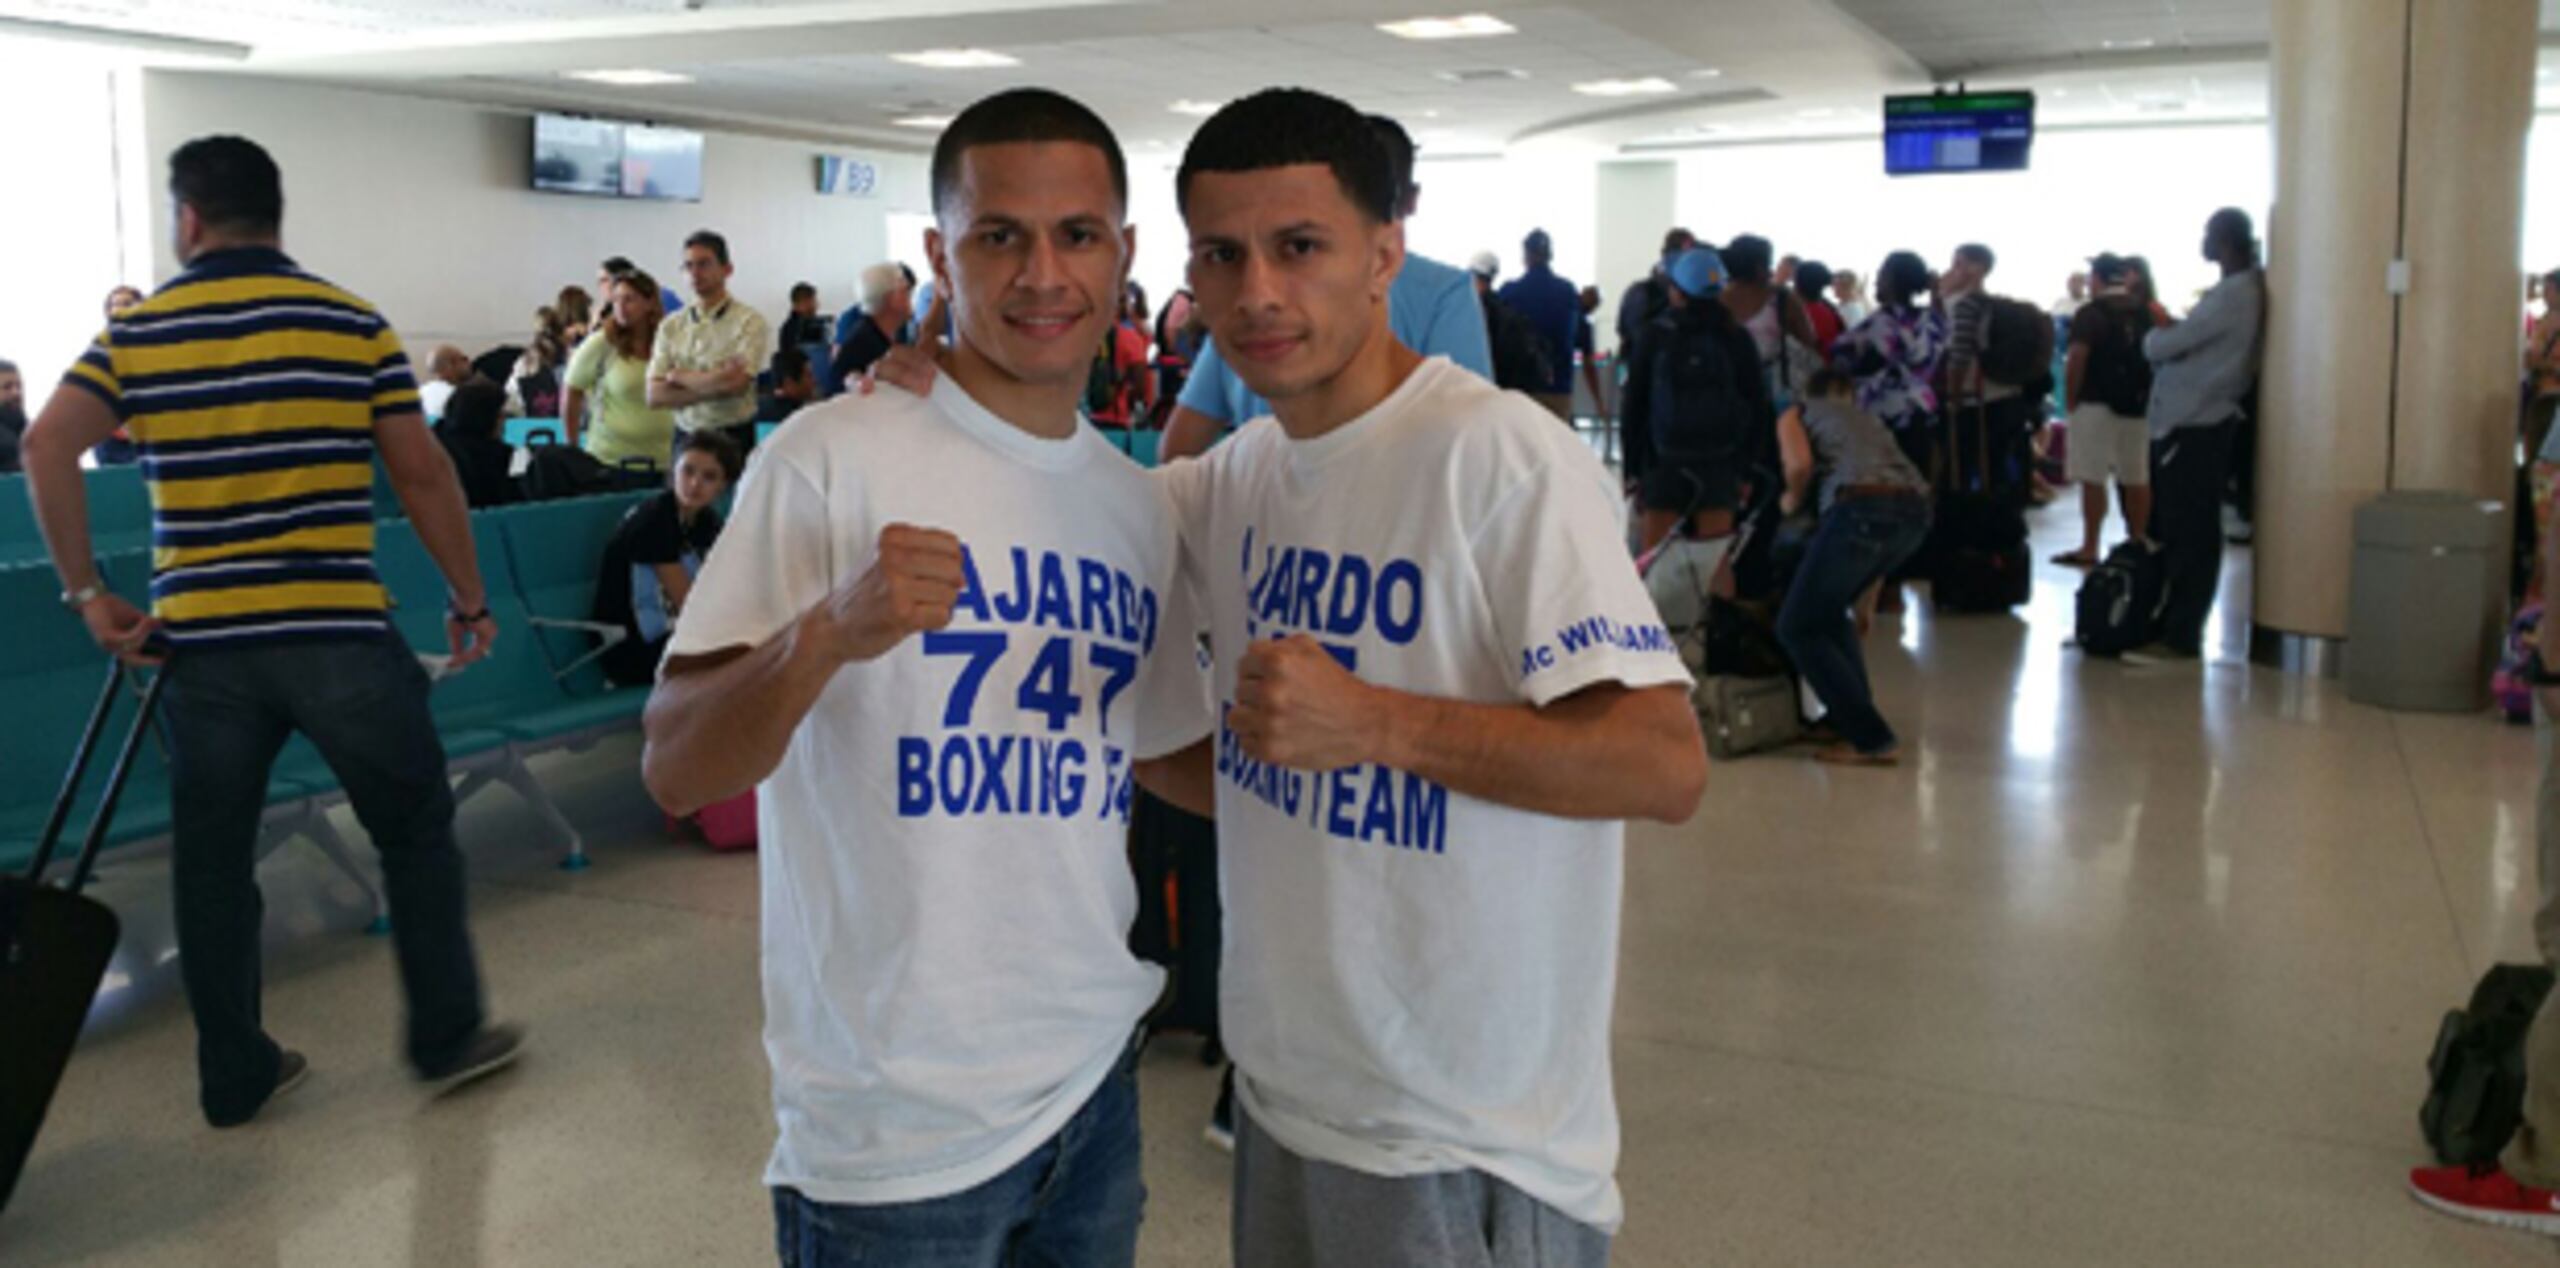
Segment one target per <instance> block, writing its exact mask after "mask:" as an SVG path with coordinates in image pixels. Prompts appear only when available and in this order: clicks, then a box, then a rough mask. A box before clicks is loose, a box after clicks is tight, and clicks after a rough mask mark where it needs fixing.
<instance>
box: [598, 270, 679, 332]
mask: <svg viewBox="0 0 2560 1268" xmlns="http://www.w3.org/2000/svg"><path fill="white" fill-rule="evenodd" d="M639 271H640V266H639V265H637V264H633V263H632V262H631V258H630V257H629V256H622V255H610V256H606V257H605V260H604V263H602V264H599V265H597V266H596V296H597V302H599V303H609V302H611V301H608V300H606V299H604V295H605V293H606V292H608V291H610V290H612V289H613V281H614V279H615V278H618V277H622V276H624V275H626V274H631V273H637V272H639ZM682 311H684V297H683V296H681V295H678V294H676V292H675V288H673V287H670V286H666V285H663V284H661V285H660V286H659V287H658V314H659V315H660V316H662V317H672V316H674V315H676V314H677V313H680V312H682Z"/></svg>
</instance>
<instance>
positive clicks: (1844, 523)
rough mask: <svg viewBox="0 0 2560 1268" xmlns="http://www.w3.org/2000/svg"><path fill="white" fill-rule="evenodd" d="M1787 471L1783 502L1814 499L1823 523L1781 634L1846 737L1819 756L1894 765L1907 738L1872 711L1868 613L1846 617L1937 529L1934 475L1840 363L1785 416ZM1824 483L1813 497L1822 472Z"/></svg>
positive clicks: (1794, 585) (1790, 595) (1790, 507)
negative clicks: (1862, 400) (1864, 617)
mask: <svg viewBox="0 0 2560 1268" xmlns="http://www.w3.org/2000/svg"><path fill="white" fill-rule="evenodd" d="M1778 452H1779V454H1780V458H1781V461H1782V463H1783V465H1784V467H1785V469H1786V479H1787V487H1786V492H1785V493H1784V494H1783V495H1782V496H1781V497H1780V498H1779V500H1778V508H1779V510H1780V511H1781V512H1782V513H1784V514H1787V515H1793V514H1795V513H1796V512H1797V511H1798V510H1799V509H1801V508H1802V507H1803V506H1804V505H1805V504H1806V501H1807V498H1808V496H1812V498H1813V505H1814V507H1815V509H1816V510H1818V511H1820V512H1821V516H1822V518H1821V522H1820V526H1819V527H1817V528H1815V529H1814V533H1813V540H1812V541H1811V542H1809V543H1807V544H1806V546H1805V553H1804V562H1803V563H1801V564H1799V565H1797V568H1796V575H1795V580H1794V581H1792V582H1791V583H1789V585H1788V587H1787V598H1786V602H1785V603H1784V604H1782V605H1781V606H1780V607H1779V609H1778V641H1779V642H1781V643H1783V644H1785V645H1786V648H1787V655H1788V657H1789V658H1790V659H1792V660H1794V661H1795V664H1796V668H1797V669H1798V670H1799V671H1801V672H1802V673H1803V674H1804V680H1805V684H1806V685H1807V686H1809V687H1811V688H1813V693H1814V694H1815V695H1816V696H1819V697H1821V699H1822V707H1823V708H1824V709H1825V710H1826V712H1825V714H1824V720H1825V722H1826V723H1827V724H1828V725H1829V727H1830V729H1831V730H1832V731H1834V732H1835V733H1837V734H1838V736H1839V737H1840V738H1839V740H1838V742H1836V743H1834V744H1831V745H1830V746H1828V747H1825V748H1822V749H1818V750H1816V751H1815V752H1814V758H1815V759H1816V760H1817V761H1823V762H1829V763H1831V764H1833V765H1838V766H1892V765H1895V764H1897V763H1898V762H1899V761H1900V760H1901V741H1900V740H1898V739H1896V738H1895V736H1894V734H1893V727H1892V726H1890V725H1889V724H1887V723H1886V722H1885V720H1884V715H1883V714H1882V713H1879V712H1877V711H1876V701H1875V687H1874V685H1873V684H1872V683H1870V682H1869V681H1868V679H1867V659H1866V653H1865V652H1864V651H1862V650H1861V649H1860V647H1859V636H1860V635H1861V634H1862V633H1863V630H1862V629H1861V625H1862V621H1861V620H1859V619H1858V618H1855V617H1853V616H1851V615H1850V611H1851V609H1852V608H1853V607H1855V606H1857V605H1858V604H1859V603H1860V601H1861V599H1862V597H1863V596H1864V595H1865V594H1866V593H1867V591H1868V590H1869V589H1871V588H1873V587H1875V586H1876V585H1878V584H1879V583H1881V582H1883V580H1884V579H1885V578H1886V577H1888V576H1891V575H1892V574H1893V570H1894V569H1896V568H1899V567H1901V566H1902V564H1903V562H1904V561H1905V560H1908V559H1909V558H1911V554H1912V552H1914V551H1916V550H1918V549H1920V543H1921V541H1922V539H1924V538H1926V537H1927V536H1928V535H1929V518H1930V512H1929V501H1930V496H1929V495H1930V487H1929V477H1927V476H1925V475H1922V474H1921V473H1920V468H1919V467H1917V466H1915V465H1913V464H1912V462H1911V460H1910V459H1909V458H1908V457H1906V456H1904V454H1903V452H1902V449H1901V447H1900V446H1899V445H1896V444H1895V443H1894V440H1893V433H1892V432H1890V431H1887V430H1886V429H1885V425H1884V423H1883V421H1882V420H1880V419H1878V418H1877V417H1876V416H1875V415H1873V414H1870V413H1868V412H1867V411H1865V410H1863V409H1860V408H1858V400H1857V389H1856V387H1855V385H1854V384H1852V383H1851V382H1850V381H1849V377H1848V376H1847V375H1844V374H1842V373H1840V372H1839V371H1837V370H1824V371H1821V372H1819V373H1816V374H1815V375H1814V376H1813V378H1812V380H1811V381H1810V382H1809V383H1807V384H1806V385H1805V400H1804V402H1803V403H1802V404H1800V405H1798V406H1796V407H1795V408H1793V409H1790V410H1788V411H1787V412H1786V414H1785V415H1784V416H1782V417H1780V418H1779V420H1778ZM1817 478H1819V479H1820V481H1821V486H1820V491H1819V493H1818V494H1813V493H1812V490H1813V489H1814V483H1815V480H1816V479H1817Z"/></svg>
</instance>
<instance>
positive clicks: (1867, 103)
mask: <svg viewBox="0 0 2560 1268" xmlns="http://www.w3.org/2000/svg"><path fill="white" fill-rule="evenodd" d="M2270 2H2271V0H1454V3H1452V2H1451V0H1288V3H1286V4H1285V5H1277V4H1274V3H1272V0H700V7H699V8H698V9H696V8H693V7H691V6H689V5H688V3H687V0H0V37H4V36H7V35H10V34H22V35H23V34H30V33H41V32H43V31H45V30H50V29H58V27H59V26H61V25H69V26H74V27H80V28H89V29H106V30H112V31H124V32H136V33H147V34H149V35H151V36H154V37H164V38H174V39H178V40H191V41H204V42H206V43H205V44H204V45H202V46H201V47H197V48H193V49H192V50H183V51H193V52H196V53H200V54H202V55H203V56H202V57H200V58H187V57H183V56H180V57H177V58H175V59H171V58H169V57H168V56H166V55H165V50H164V52H163V53H162V54H158V56H160V57H161V59H162V60H175V61H177V62H179V63H181V64H200V65H205V66H209V67H212V68H215V69H222V70H229V71H234V72H239V73H252V74H268V75H283V76H301V77H312V78H319V79H325V80H329V81H333V82H351V83H358V84H365V85H371V86H376V87H383V88H388V89H394V90H399V91H410V92H420V93H428V94H433V95H440V96H449V97H457V98H464V99H470V100H479V101H488V102H494V103H500V104H514V105H523V106H548V107H554V108H584V109H591V110H596V111H598V112H607V113H618V114H623V115H629V116H636V117H642V118H652V119H658V120H662V121H669V122H693V123H697V124H710V125H720V126H730V127H742V128H748V129H755V130H763V131H770V132H778V133H789V134H798V135H823V136H828V137H841V138H859V139H863V140H867V141H869V142H872V143H874V144H882V145H890V146H905V147H921V146H923V145H925V144H928V143H929V142H930V133H927V132H921V131H917V130H912V129H902V128H898V127H895V126H892V122H891V121H892V120H894V119H896V118H898V117H900V116H904V115H913V114H937V113H939V114H947V113H950V112H951V111H952V110H954V109H956V108H958V107H959V106H961V105H964V104H966V103H967V102H968V101H970V100H972V99H974V98H976V97H978V96H981V95H983V94H985V93H987V92H991V91H994V90H996V89H998V88H1002V87H1006V86H1010V85H1013V84H1020V83H1038V84H1043V85H1047V86H1051V87H1055V88H1058V89H1060V90H1062V91H1065V92H1067V93H1069V94H1071V95H1074V96H1076V97H1078V98H1079V99H1081V100H1084V101H1086V102H1087V103H1089V104H1091V105H1093V106H1094V107H1095V108H1096V109H1097V110H1099V111H1101V112H1102V113H1103V114H1104V116H1105V117H1107V118H1109V119H1110V120H1111V121H1112V123H1113V125H1114V126H1115V127H1116V128H1118V129H1119V130H1120V131H1121V132H1122V134H1123V135H1124V137H1126V138H1127V139H1128V140H1129V142H1130V143H1131V144H1132V146H1133V147H1137V148H1141V149H1144V148H1165V149H1171V148H1173V147H1177V146H1179V145H1180V143H1181V141H1182V140H1183V138H1185V137H1187V136H1188V135H1189V133H1190V131H1191V129H1192V128H1193V127H1194V126H1196V124H1197V120H1196V119H1195V118H1192V117H1188V116H1185V115H1182V114H1177V113H1175V112H1173V111H1172V110H1170V109H1169V106H1170V105H1171V104H1172V103H1173V102H1175V101H1178V100H1190V101H1208V102H1215V101H1220V100H1224V99H1227V98H1230V97H1233V96H1235V95H1238V94H1240V93H1242V92H1245V91H1249V90H1251V89H1253V88H1256V87H1261V86H1264V85H1269V84H1280V83H1286V84H1297V85H1303V86H1307V87H1312V88H1317V89H1321V90H1324V91H1328V92H1332V93H1335V94H1337V95H1340V96H1343V97H1346V98H1349V99H1351V100H1353V101H1354V102H1356V103H1358V104H1359V105H1361V106H1362V107H1364V108H1367V109H1372V110H1380V111H1385V112H1387V113H1391V114H1394V115H1396V116H1398V117H1399V118H1401V119H1403V120H1404V121H1405V123H1406V125H1407V126H1408V127H1409V128H1411V129H1412V130H1413V131H1414V132H1415V133H1416V134H1417V135H1418V136H1419V137H1420V138H1421V140H1422V142H1423V144H1424V148H1425V151H1426V153H1438V154H1464V153H1492V152H1500V151H1503V150H1505V149H1516V148H1519V147H1522V146H1526V145H1540V144H1547V143H1558V144H1565V145H1576V146H1582V147H1599V148H1604V149H1617V148H1629V149H1647V148H1653V147H1659V146H1663V145H1696V144H1715V143H1723V142H1728V141H1742V140H1755V139H1762V138H1782V137H1804V136H1827V135H1850V134H1857V133H1871V132H1873V131H1874V130H1875V128H1876V126H1877V114H1876V99H1877V97H1878V96H1879V95H1881V94H1883V93H1888V92H1908V91H1915V90H1925V89H1926V88H1927V87H1928V86H1929V85H1930V84H1931V83H1933V82H1948V81H1953V80H1956V79H1959V78H1970V79H1971V80H1972V81H1973V82H1974V83H1976V84H1979V85H1986V86H1987V85H1990V84H1995V83H1996V84H1998V85H2000V86H2004V87H2020V86H2023V87H2031V88H2034V89H2036V90H2037V92H2038V93H2039V116H2040V118H2041V119H2042V121H2044V122H2045V123H2047V124H2048V125H2057V124H2058V125H2073V124H2105V123H2119V122H2141V121H2159V120H2165V119H2187V120H2215V119H2234V118H2254V117H2258V116H2261V115H2263V114H2264V112H2265V108H2266V68H2265V41H2266V39H2267V25H2268V11H2269V4H2270ZM1454 12H1491V13H1494V14H1497V15H1498V16H1500V17H1501V18H1502V19H1503V20H1505V21H1507V22H1509V23H1511V24H1512V25H1513V26H1515V27H1517V28H1519V30H1518V33H1517V34H1514V35H1509V36H1502V37H1495V38H1489V39H1473V40H1453V41H1445V42H1434V43H1418V42H1413V41H1406V40H1400V39H1396V38H1393V37H1391V36H1389V35H1386V34H1385V33H1383V32H1381V31H1379V30H1378V29H1377V28H1376V23H1378V22H1380V21H1384V20H1389V19H1393V18H1400V17H1414V16H1423V15H1433V14H1447V13H1454ZM2544 13H2545V26H2546V29H2550V28H2551V27H2553V26H2554V25H2560V0H2544ZM12 19H14V21H13V20H12ZM946 47H981V48H991V49H995V50H998V51H1001V52H1004V53H1007V54H1009V55H1011V56H1014V57H1016V58H1019V59H1020V62H1021V64H1020V65H1019V66H1016V67H1011V68H1005V69H997V70H969V71H936V70H923V69H919V68H916V67H913V66H908V65H905V64H902V63H899V62H896V61H893V60H891V59H890V57H889V54H891V53H896V52H906V51H914V50H919V49H925V48H946ZM625 67H645V68H650V69H656V70H666V71H674V72H677V73H680V74H684V75H688V76H691V77H692V78H693V82H691V83H685V84H677V85H668V86H662V87H649V88H610V87H604V86H599V85H593V84H588V83H584V82H581V81H575V80H570V79H566V78H563V77H562V74H563V72H566V71H574V70H592V69H604V68H625ZM1488 70H1502V71H1509V72H1516V77H1508V78H1490V79H1482V78H1478V79H1462V78H1460V76H1461V74H1462V73H1463V72H1471V71H1488ZM1645 76H1659V77H1661V78H1663V79H1665V80H1668V81H1670V82H1671V83H1672V84H1674V85H1675V88H1676V91H1675V92H1674V93H1672V94H1669V95H1667V96H1661V97H1646V98H1636V99H1614V100H1613V99H1602V98H1595V97H1590V96H1585V95H1581V94H1577V93H1575V92H1574V91H1573V85H1574V84H1576V83H1582V82H1587V81H1591V80H1596V79H1625V78H1640V77H1645ZM2547 82H2548V81H2547ZM2545 104H2546V105H2549V104H2552V103H2549V102H2546V103H2545Z"/></svg>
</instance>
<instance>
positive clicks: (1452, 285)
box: [1161, 114, 1493, 462]
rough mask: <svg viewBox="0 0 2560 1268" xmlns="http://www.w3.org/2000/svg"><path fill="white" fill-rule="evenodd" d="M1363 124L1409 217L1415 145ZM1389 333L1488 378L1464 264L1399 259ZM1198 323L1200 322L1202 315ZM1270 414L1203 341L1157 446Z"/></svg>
mask: <svg viewBox="0 0 2560 1268" xmlns="http://www.w3.org/2000/svg"><path fill="white" fill-rule="evenodd" d="M1369 126H1370V127H1371V128H1373V129H1375V130H1376V131H1377V133H1378V140H1379V143H1380V144H1382V145H1384V146H1385V147H1386V151H1387V161H1388V162H1389V163H1390V164H1392V165H1393V167H1394V169H1395V181H1396V187H1397V188H1398V189H1400V190H1401V191H1403V192H1402V193H1401V194H1399V195H1398V197H1397V200H1396V207H1395V214H1396V222H1397V223H1399V224H1402V223H1404V222H1406V221H1408V220H1411V219H1412V218H1413V215H1414V213H1415V212H1416V211H1417V210H1419V209H1420V208H1421V206H1422V186H1421V185H1419V184H1416V183H1415V181H1414V177H1413V165H1414V160H1415V157H1416V155H1417V153H1418V151H1417V150H1416V149H1415V148H1414V144H1413V137H1412V135H1411V134H1410V133H1408V132H1406V131H1405V130H1404V125H1403V124H1400V123H1397V122H1396V121H1395V120H1393V119H1390V118H1388V117H1387V116H1385V115H1382V114H1373V115H1370V116H1369ZM1387 308H1388V315H1389V317H1390V318H1391V319H1392V320H1393V321H1394V322H1395V329H1396V338H1397V339H1399V340H1402V341H1403V342H1404V345H1405V346H1406V347H1408V348H1413V349H1416V350H1418V351H1420V352H1421V353H1422V354H1423V355H1425V356H1434V357H1447V358H1449V359H1450V360H1451V361H1454V362H1457V363H1458V365H1459V367H1460V368H1462V369H1466V370H1470V371H1473V372H1474V373H1475V374H1476V375H1477V376H1478V377H1480V378H1483V379H1484V380H1486V381H1487V382H1490V381H1492V379H1493V343H1492V340H1491V338H1490V335H1489V333H1488V332H1487V331H1486V329H1485V325H1484V310H1483V308H1482V306H1481V305H1480V304H1479V303H1478V302H1477V299H1476V289H1475V281H1474V278H1473V277H1472V275H1471V274H1469V273H1468V272H1467V271H1466V270H1464V269H1460V268H1457V267H1455V266H1452V265H1448V264H1443V263H1441V262H1440V261H1438V260H1435V259H1432V258H1431V257H1429V256H1425V255H1408V256H1406V257H1405V258H1404V271H1403V272H1401V273H1398V274H1396V280H1395V297H1394V302H1393V303H1390V304H1389V305H1387ZM1203 324H1204V328H1205V325H1206V322H1205V317H1204V319H1203ZM1270 413H1271V403H1270V402H1268V401H1266V400H1263V399H1262V398H1261V397H1260V396H1259V395H1256V394H1255V393H1254V391H1253V389H1251V388H1249V387H1247V386H1245V382H1244V380H1243V379H1242V378H1241V377H1239V376H1238V375H1237V374H1236V372H1235V371H1234V370H1233V369H1232V368H1230V367H1229V366H1228V364H1227V358H1226V354H1225V353H1224V352H1222V351H1220V349H1219V348H1218V345H1217V343H1216V341H1215V340H1214V339H1213V340H1210V341H1208V342H1204V343H1202V344H1201V345H1200V352H1199V355H1198V356H1196V357H1194V358H1193V359H1192V363H1191V373H1190V375H1189V376H1188V378H1187V379H1186V380H1185V381H1184V383H1183V385H1182V395H1181V396H1180V397H1179V398H1178V399H1176V401H1175V402H1174V409H1173V414H1172V417H1171V418H1169V419H1168V420H1167V421H1166V423H1165V429H1164V442H1163V448H1162V450H1161V452H1162V453H1163V455H1164V459H1165V461H1167V462H1170V461H1172V460H1173V459H1175V458H1182V457H1188V456H1191V455H1195V454H1200V453H1205V452H1207V451H1208V448H1209V446H1211V445H1213V444H1216V443H1217V442H1218V438H1219V437H1221V436H1223V435H1225V434H1226V433H1228V432H1230V431H1232V430H1234V429H1236V428H1238V427H1242V426H1244V425H1245V424H1246V423H1249V422H1252V421H1253V420H1255V419H1257V418H1261V417H1264V416H1266V415H1268V414H1270Z"/></svg>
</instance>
